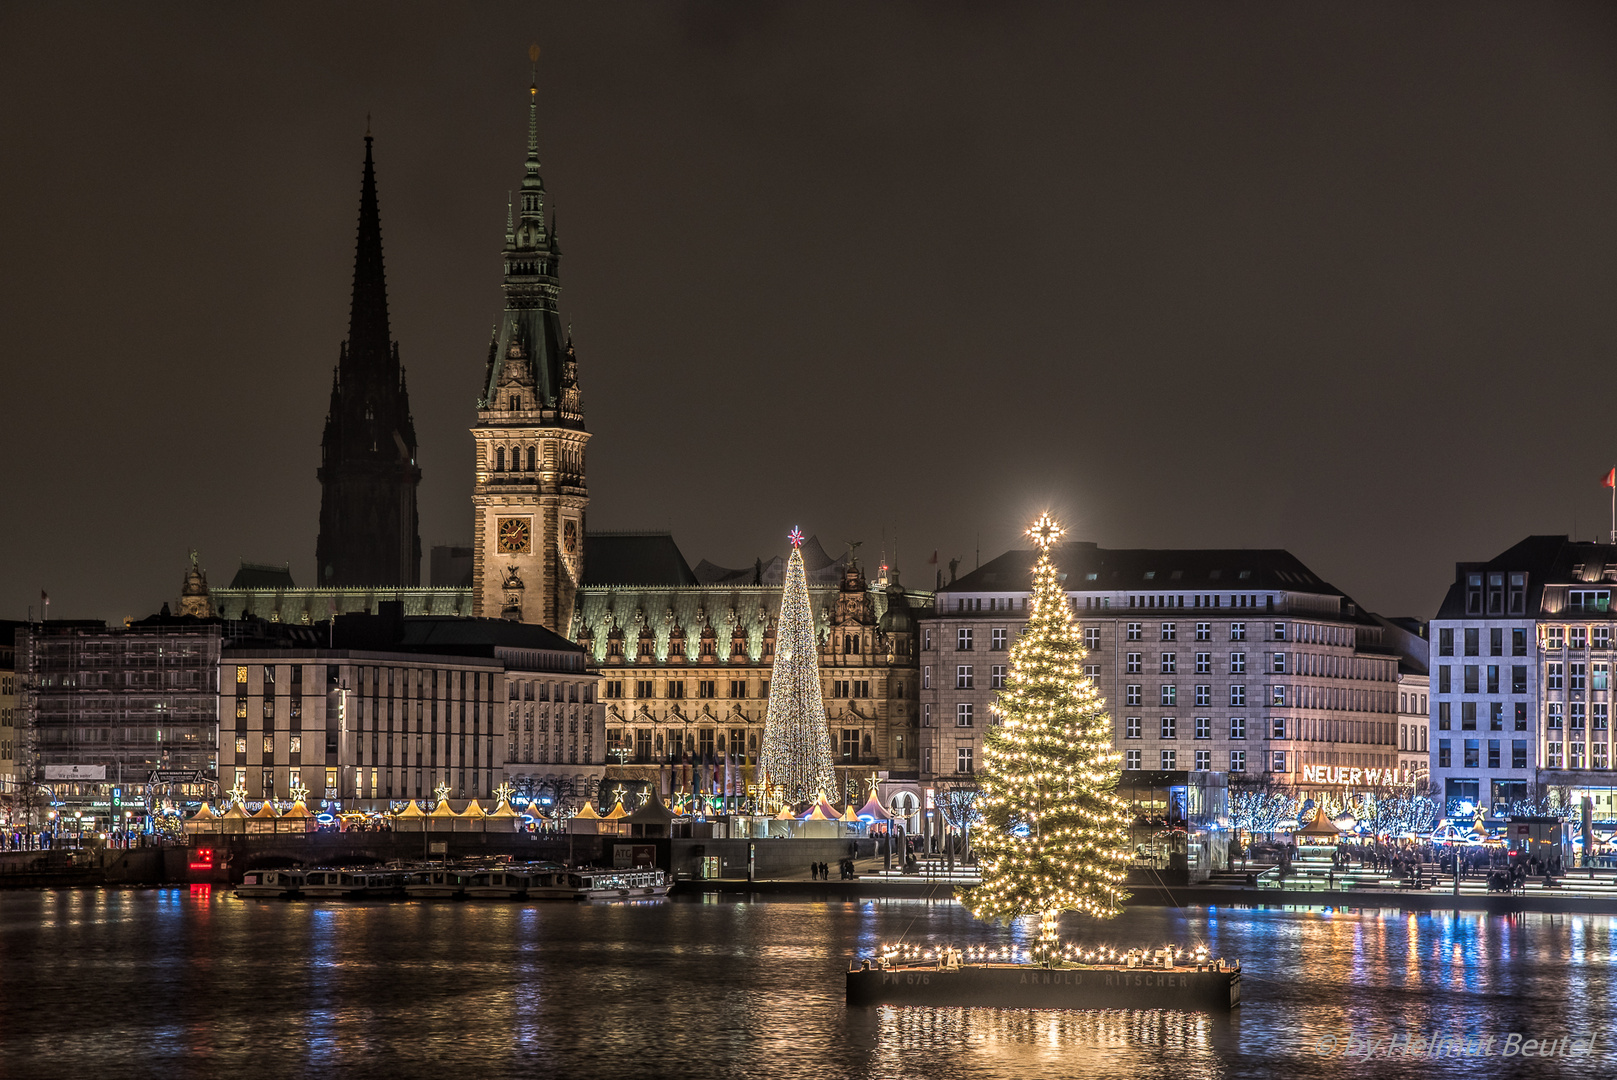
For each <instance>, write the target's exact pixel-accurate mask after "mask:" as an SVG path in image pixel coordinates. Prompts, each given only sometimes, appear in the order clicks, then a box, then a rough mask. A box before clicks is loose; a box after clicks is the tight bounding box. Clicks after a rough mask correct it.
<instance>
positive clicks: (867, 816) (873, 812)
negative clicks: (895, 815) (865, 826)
mask: <svg viewBox="0 0 1617 1080" xmlns="http://www.w3.org/2000/svg"><path fill="white" fill-rule="evenodd" d="M856 813H857V816H858V818H859V820H860V821H886V820H887V819H888V818H889V817H891V816H892V815H891V814H889V813H888V812H887V811H886V810H884V809H882V804H881V801H880V800H878V799H877V798H876V793H875V792H874V791H872V792H871V793H870V798H868V799H866V800H865V805H863V806H861V807H860V808H859V809H858V811H857V812H856Z"/></svg>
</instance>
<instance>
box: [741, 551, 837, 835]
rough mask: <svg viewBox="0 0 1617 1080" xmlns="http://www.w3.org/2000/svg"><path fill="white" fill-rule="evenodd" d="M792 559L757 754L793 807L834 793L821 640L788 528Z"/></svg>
mask: <svg viewBox="0 0 1617 1080" xmlns="http://www.w3.org/2000/svg"><path fill="white" fill-rule="evenodd" d="M788 539H790V540H791V542H792V557H791V559H790V560H789V561H788V562H787V563H786V581H785V584H784V586H783V587H782V589H781V596H780V620H779V622H778V623H777V637H776V641H775V666H774V670H773V671H772V673H771V674H770V679H769V711H768V712H767V713H766V714H765V715H764V742H763V747H762V752H761V753H760V754H759V764H760V765H761V766H762V767H763V773H764V776H765V777H767V780H766V784H767V785H768V786H769V787H770V788H775V787H778V788H780V789H781V790H782V792H783V793H784V795H785V798H786V801H787V802H788V803H791V804H797V803H802V802H805V801H807V800H808V799H810V798H813V797H814V796H815V793H816V792H824V791H835V790H836V789H837V777H836V770H835V769H833V768H832V767H831V731H830V728H829V727H828V726H827V723H826V719H825V702H824V701H823V700H822V699H821V697H820V659H819V657H820V639H819V635H818V634H816V633H815V630H814V609H813V608H812V606H811V605H810V604H809V594H808V572H807V571H806V570H805V569H804V567H803V553H802V552H801V551H800V550H798V546H799V545H800V544H802V542H803V533H802V532H801V531H800V530H798V529H795V528H794V529H793V530H792V532H791V535H790V536H789V537H788Z"/></svg>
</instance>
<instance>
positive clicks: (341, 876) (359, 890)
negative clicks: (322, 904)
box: [302, 870, 371, 900]
mask: <svg viewBox="0 0 1617 1080" xmlns="http://www.w3.org/2000/svg"><path fill="white" fill-rule="evenodd" d="M370 889H371V876H370V874H368V873H366V872H365V871H363V870H310V871H308V872H307V873H305V874H304V875H303V889H302V893H303V895H304V896H306V897H308V898H309V899H310V900H357V899H361V898H363V897H365V896H367V895H369V894H370Z"/></svg>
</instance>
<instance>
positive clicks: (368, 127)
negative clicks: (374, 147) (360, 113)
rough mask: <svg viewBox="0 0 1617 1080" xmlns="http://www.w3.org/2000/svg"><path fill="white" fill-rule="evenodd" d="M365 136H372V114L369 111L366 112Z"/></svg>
mask: <svg viewBox="0 0 1617 1080" xmlns="http://www.w3.org/2000/svg"><path fill="white" fill-rule="evenodd" d="M365 137H366V138H367V139H368V138H370V137H371V114H370V113H368V112H367V113H366V114H365Z"/></svg>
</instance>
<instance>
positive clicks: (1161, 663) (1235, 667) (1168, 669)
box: [1095, 652, 1286, 675]
mask: <svg viewBox="0 0 1617 1080" xmlns="http://www.w3.org/2000/svg"><path fill="white" fill-rule="evenodd" d="M1274 655H1275V660H1274V665H1275V670H1276V671H1279V672H1281V673H1284V672H1285V670H1286V660H1285V658H1286V654H1285V653H1275V654H1274ZM1143 660H1144V654H1143V653H1137V652H1131V653H1125V654H1124V657H1123V673H1124V674H1125V675H1138V674H1140V669H1141V666H1142V662H1143ZM1157 666H1158V669H1159V670H1160V671H1161V672H1162V674H1164V675H1176V674H1178V669H1179V654H1178V653H1171V652H1165V653H1158V654H1157ZM1095 671H1096V673H1097V674H1098V673H1099V671H1100V668H1099V667H1097V668H1095ZM1212 673H1213V654H1212V653H1210V652H1199V653H1197V654H1196V674H1197V675H1211V674H1212ZM1230 674H1231V675H1244V674H1246V653H1244V652H1237V653H1230Z"/></svg>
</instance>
